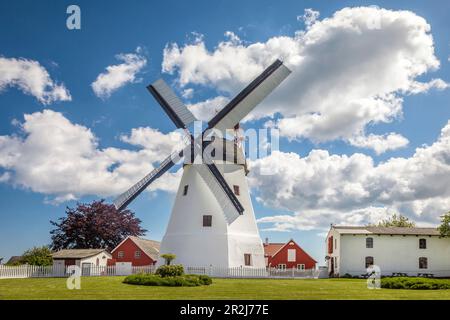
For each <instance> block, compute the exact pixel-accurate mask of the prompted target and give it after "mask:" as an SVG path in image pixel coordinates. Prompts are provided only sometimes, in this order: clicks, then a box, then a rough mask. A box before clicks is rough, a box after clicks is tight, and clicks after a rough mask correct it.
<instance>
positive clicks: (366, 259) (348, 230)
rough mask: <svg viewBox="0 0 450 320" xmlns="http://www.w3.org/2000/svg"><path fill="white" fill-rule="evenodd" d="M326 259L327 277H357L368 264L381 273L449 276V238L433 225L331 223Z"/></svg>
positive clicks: (364, 270) (327, 239)
mask: <svg viewBox="0 0 450 320" xmlns="http://www.w3.org/2000/svg"><path fill="white" fill-rule="evenodd" d="M326 261H327V267H328V272H329V274H330V275H331V276H343V275H345V274H351V275H356V276H360V275H363V274H365V273H366V272H367V270H366V269H367V267H369V266H370V265H376V266H378V267H380V269H381V274H382V275H392V274H393V273H405V274H407V275H409V276H417V275H418V274H424V273H425V274H432V275H433V276H435V277H443V276H450V239H449V238H441V237H439V231H438V230H437V229H436V228H399V227H354V226H353V227H349V226H332V227H331V229H330V231H329V232H328V235H327V238H326Z"/></svg>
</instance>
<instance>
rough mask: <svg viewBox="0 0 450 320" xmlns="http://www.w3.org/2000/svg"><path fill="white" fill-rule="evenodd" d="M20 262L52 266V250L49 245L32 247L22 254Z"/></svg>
mask: <svg viewBox="0 0 450 320" xmlns="http://www.w3.org/2000/svg"><path fill="white" fill-rule="evenodd" d="M20 262H21V264H30V265H33V266H51V265H52V263H53V259H52V251H51V250H50V248H49V247H48V246H42V247H34V248H31V249H29V250H27V251H25V252H24V253H23V254H22V259H20Z"/></svg>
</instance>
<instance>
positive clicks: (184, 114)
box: [147, 79, 197, 128]
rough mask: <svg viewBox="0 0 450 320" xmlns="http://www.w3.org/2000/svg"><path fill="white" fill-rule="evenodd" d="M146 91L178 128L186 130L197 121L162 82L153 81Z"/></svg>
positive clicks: (160, 80)
mask: <svg viewBox="0 0 450 320" xmlns="http://www.w3.org/2000/svg"><path fill="white" fill-rule="evenodd" d="M147 89H148V91H150V93H151V94H152V95H153V97H154V98H155V99H156V101H158V103H159V104H160V105H161V107H162V108H163V110H164V111H165V112H166V113H167V115H168V116H169V118H170V119H171V120H172V121H173V122H174V123H175V125H176V126H177V127H178V128H186V127H187V126H188V125H189V124H191V123H192V122H194V121H195V120H197V119H196V118H195V117H194V115H193V114H192V113H191V112H190V111H189V109H188V108H187V107H186V106H185V105H184V104H183V102H181V100H180V99H179V98H178V97H177V96H176V94H175V93H174V92H173V91H172V89H171V88H170V87H169V86H168V85H167V83H165V82H164V80H162V79H159V80H157V81H155V82H154V83H152V84H151V85H149V86H148V87H147Z"/></svg>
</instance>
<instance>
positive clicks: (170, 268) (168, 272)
mask: <svg viewBox="0 0 450 320" xmlns="http://www.w3.org/2000/svg"><path fill="white" fill-rule="evenodd" d="M155 274H157V275H160V276H161V277H177V276H182V275H183V274H184V269H183V266H182V265H181V264H178V265H164V266H160V267H159V268H158V269H156V272H155Z"/></svg>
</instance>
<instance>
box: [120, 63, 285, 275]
mask: <svg viewBox="0 0 450 320" xmlns="http://www.w3.org/2000/svg"><path fill="white" fill-rule="evenodd" d="M290 72H291V71H290V70H289V69H288V68H287V67H286V66H284V65H283V63H282V62H281V61H280V60H276V61H275V62H274V63H272V64H271V65H270V66H269V67H267V68H266V69H265V70H264V71H263V72H262V73H261V74H260V75H259V76H258V77H257V78H256V79H254V80H253V81H252V82H251V83H250V84H249V85H248V86H247V87H246V88H244V89H243V90H242V91H241V92H240V93H239V94H238V95H237V96H236V97H235V98H234V99H232V100H231V101H230V102H229V103H228V104H227V105H226V106H225V107H223V108H222V109H221V110H220V111H219V112H218V113H217V114H216V115H215V116H213V118H212V119H211V120H210V121H209V122H208V125H207V128H206V129H205V130H204V131H203V132H202V134H201V135H199V136H198V137H194V136H193V135H192V134H191V133H190V132H189V130H188V127H189V125H191V124H192V123H193V122H194V121H196V120H197V119H196V118H195V116H194V115H193V114H192V113H191V112H190V111H189V110H188V108H187V107H186V106H185V105H184V104H183V103H182V102H181V101H180V99H179V98H178V97H177V96H176V95H175V93H174V92H173V91H172V90H171V88H170V87H169V86H168V85H167V84H166V83H165V82H164V81H163V80H162V79H159V80H157V81H156V82H154V83H153V84H151V85H149V86H148V87H147V89H148V90H149V91H150V93H151V94H152V95H153V97H154V98H155V99H156V101H157V102H158V103H159V104H160V105H161V107H162V108H163V110H164V111H165V112H166V113H167V115H168V116H169V118H170V119H171V120H172V121H173V122H174V124H175V125H176V126H177V127H178V128H181V129H183V130H184V131H185V132H186V136H185V139H184V146H183V147H182V149H181V150H178V151H176V152H174V153H172V154H171V155H169V156H168V157H167V158H166V159H164V160H163V161H162V162H161V163H160V166H159V167H158V168H156V169H154V170H153V171H151V172H150V173H149V174H147V175H146V176H145V177H144V178H142V179H141V180H140V181H139V182H137V183H136V184H135V185H133V186H132V187H131V188H129V189H128V190H127V191H126V192H124V193H123V194H121V195H120V196H118V197H117V198H116V199H115V200H114V205H115V207H116V208H117V209H118V210H122V209H124V208H125V207H126V206H127V205H128V204H130V202H132V201H133V200H134V199H135V198H136V197H137V196H138V195H139V194H140V193H141V192H142V191H144V190H145V189H146V188H147V187H148V186H149V185H150V184H151V183H152V182H153V181H155V180H156V179H158V178H159V177H161V176H162V175H163V174H164V173H165V172H167V171H168V170H169V169H170V168H171V167H173V166H174V165H175V164H176V163H177V162H178V161H179V159H181V158H183V157H184V166H183V176H182V178H181V181H180V185H179V188H178V192H177V195H176V199H175V203H174V206H173V209H172V213H171V216H170V220H169V224H168V226H167V229H166V233H165V235H164V237H163V240H162V243H161V249H160V252H161V253H174V254H176V256H177V258H176V262H177V263H180V264H184V265H185V266H210V265H214V266H220V267H237V266H251V267H259V268H261V267H264V266H265V261H264V251H263V246H262V242H261V238H260V236H259V233H258V229H257V226H256V220H255V215H254V212H253V207H252V203H251V199H250V194H249V190H248V185H247V181H246V174H247V172H248V171H247V168H246V162H245V157H244V154H243V151H242V149H241V147H240V144H239V143H236V141H237V140H236V139H235V140H234V141H232V140H228V139H223V138H220V139H214V138H210V139H208V138H207V137H206V135H207V132H210V131H211V130H219V131H220V132H225V131H226V130H229V129H231V130H232V129H233V128H235V127H236V125H238V124H239V121H241V120H242V119H243V118H244V117H245V116H246V115H247V114H248V113H249V112H250V111H251V110H253V108H255V107H256V105H257V104H258V103H260V102H261V101H262V100H263V99H264V98H265V97H266V96H267V95H269V94H270V93H271V92H272V91H273V90H274V89H275V88H276V87H277V86H278V85H279V84H280V83H281V82H282V81H283V80H284V79H285V78H286V77H287V76H288V75H289V74H290ZM198 155H200V159H201V160H202V161H200V163H197V162H198V161H195V159H198ZM231 186H232V187H231Z"/></svg>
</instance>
